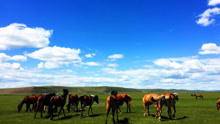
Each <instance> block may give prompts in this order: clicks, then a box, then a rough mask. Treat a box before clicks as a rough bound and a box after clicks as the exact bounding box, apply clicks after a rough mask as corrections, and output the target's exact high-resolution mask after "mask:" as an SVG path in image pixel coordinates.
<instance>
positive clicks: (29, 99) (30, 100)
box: [18, 95, 41, 112]
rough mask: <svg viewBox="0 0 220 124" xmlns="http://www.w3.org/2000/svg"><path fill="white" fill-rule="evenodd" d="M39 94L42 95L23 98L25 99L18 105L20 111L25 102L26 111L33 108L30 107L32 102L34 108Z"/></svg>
mask: <svg viewBox="0 0 220 124" xmlns="http://www.w3.org/2000/svg"><path fill="white" fill-rule="evenodd" d="M39 96H41V95H33V96H25V97H24V98H23V100H22V101H21V102H20V104H19V105H18V112H20V111H21V109H22V106H23V104H24V103H25V104H26V111H25V112H27V111H28V109H29V110H30V111H31V108H30V105H31V104H33V107H32V109H33V108H35V106H36V103H37V99H38V97H39Z"/></svg>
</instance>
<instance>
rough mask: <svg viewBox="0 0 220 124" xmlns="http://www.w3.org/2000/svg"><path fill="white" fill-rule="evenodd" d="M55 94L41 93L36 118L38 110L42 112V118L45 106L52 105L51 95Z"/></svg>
mask: <svg viewBox="0 0 220 124" xmlns="http://www.w3.org/2000/svg"><path fill="white" fill-rule="evenodd" d="M53 96H55V93H51V94H47V95H41V96H40V97H38V99H37V105H36V108H35V114H34V118H36V115H37V112H38V111H39V112H40V113H41V118H42V112H43V109H44V106H49V105H50V99H51V97H53Z"/></svg>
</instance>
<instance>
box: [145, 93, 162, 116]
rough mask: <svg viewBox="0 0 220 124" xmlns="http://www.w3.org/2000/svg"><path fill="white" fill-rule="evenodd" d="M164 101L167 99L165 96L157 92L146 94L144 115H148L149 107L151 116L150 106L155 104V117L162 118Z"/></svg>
mask: <svg viewBox="0 0 220 124" xmlns="http://www.w3.org/2000/svg"><path fill="white" fill-rule="evenodd" d="M164 101H165V97H164V96H158V95H157V94H156V93H152V94H145V95H144V97H143V105H144V116H146V107H147V109H148V116H150V112H149V106H150V105H152V104H153V105H154V107H155V108H156V116H155V118H157V117H159V120H161V110H162V106H163V104H164Z"/></svg>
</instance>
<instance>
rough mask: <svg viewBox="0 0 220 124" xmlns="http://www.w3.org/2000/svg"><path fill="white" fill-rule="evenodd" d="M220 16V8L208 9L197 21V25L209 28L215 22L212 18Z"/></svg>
mask: <svg viewBox="0 0 220 124" xmlns="http://www.w3.org/2000/svg"><path fill="white" fill-rule="evenodd" d="M219 14H220V8H218V7H215V8H212V9H207V10H206V11H205V12H203V13H202V14H200V15H199V17H200V18H199V20H197V21H196V23H197V24H199V25H202V26H208V25H210V24H212V23H214V22H215V19H213V18H212V17H213V16H215V15H219Z"/></svg>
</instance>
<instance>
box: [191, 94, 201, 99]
mask: <svg viewBox="0 0 220 124" xmlns="http://www.w3.org/2000/svg"><path fill="white" fill-rule="evenodd" d="M191 96H195V97H196V99H197V97H200V99H204V97H203V95H202V94H191Z"/></svg>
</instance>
